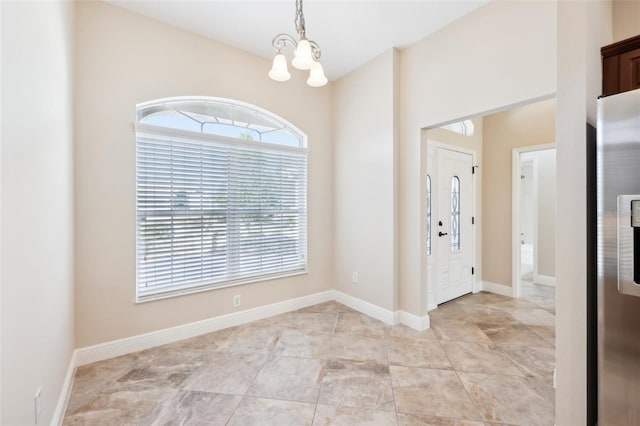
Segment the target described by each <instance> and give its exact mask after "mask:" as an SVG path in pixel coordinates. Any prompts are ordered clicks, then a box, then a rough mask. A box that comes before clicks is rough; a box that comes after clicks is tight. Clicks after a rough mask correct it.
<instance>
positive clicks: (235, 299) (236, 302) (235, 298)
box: [233, 294, 241, 308]
mask: <svg viewBox="0 0 640 426" xmlns="http://www.w3.org/2000/svg"><path fill="white" fill-rule="evenodd" d="M240 304H241V300H240V295H239V294H236V295H235V296H233V307H234V308H237V307H239V306H240Z"/></svg>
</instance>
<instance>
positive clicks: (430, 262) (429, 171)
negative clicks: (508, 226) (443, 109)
mask: <svg viewBox="0 0 640 426" xmlns="http://www.w3.org/2000/svg"><path fill="white" fill-rule="evenodd" d="M439 148H444V149H448V150H450V151H456V152H460V153H463V154H469V155H471V164H473V165H474V167H478V166H476V159H477V151H476V150H473V149H467V148H462V147H459V146H456V145H449V144H446V143H443V142H438V141H435V140H433V139H427V152H432V153H437V150H438V149H439ZM433 160H434V161H430V162H429V163H430V164H431V168H429V167H425V173H424V178H423V179H422V180H423V181H424V182H426V180H427V178H426V177H427V175H430V176H431V220H432V224H431V231H432V233H433V230H434V229H435V228H434V226H433V223H434V222H433V218H434V214H433V213H434V212H437V211H438V201H437V198H438V197H434V190H433V189H434V188H437V177H436V176H437V173H438V162H437V154H436V155H435V158H434V159H433ZM425 166H426V165H425ZM476 176H477V173H475V174H472V175H471V194H472V197H471V216H473V217H474V218H476V221H475V225H473V228H472V230H471V263H472V266H473V267H474V268H475V274H474V275H472V276H471V280H472V281H471V282H472V291H473V292H474V293H477V292H478V291H480V290H481V289H482V288H481V286H480V284H481V281H480V280H479V279H478V267H477V265H476V259H477V257H476V241H478V240H477V238H478V234H477V233H478V230H479V229H480V223H479V222H478V220H477V218H478V215H477V211H476V206H477V194H478V191H477V182H478V180H477V179H476ZM424 185H425V184H423V186H424ZM422 193H423V195H424V193H425V191H422ZM423 198H424V197H423ZM421 205H424V203H421ZM422 210H423V212H422V215H421V217H422V218H423V220H422V222H423V223H426V208H423V209H422ZM425 238H426V232H425V233H424V234H423V238H421V240H423V241H424V239H425ZM436 242H437V239H435V238H433V234H432V236H431V259H426V256H425V259H424V268H423V271H425V273H424V274H423V276H424V277H425V279H427V278H426V277H429V278H431V279H432V280H433V279H435V277H437V276H438V258H437V256H438V250H437V249H436V248H435V243H436ZM423 245H425V244H423ZM428 268H433V270H431V271H429V270H428ZM427 289H428V290H427V294H428V296H432V297H428V300H427V310H429V311H430V310H432V309H435V308H437V304H436V300H438V297H437V296H438V294H437V292H438V288H437V286H436V285H435V283H434V282H427Z"/></svg>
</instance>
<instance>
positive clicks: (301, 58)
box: [269, 0, 327, 87]
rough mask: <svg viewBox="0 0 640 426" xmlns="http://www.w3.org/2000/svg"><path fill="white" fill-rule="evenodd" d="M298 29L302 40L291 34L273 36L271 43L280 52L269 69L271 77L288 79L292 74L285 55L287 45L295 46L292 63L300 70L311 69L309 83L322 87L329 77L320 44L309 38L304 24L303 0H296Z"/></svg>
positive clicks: (280, 79)
mask: <svg viewBox="0 0 640 426" xmlns="http://www.w3.org/2000/svg"><path fill="white" fill-rule="evenodd" d="M295 24H296V31H297V33H298V37H299V38H300V41H296V39H295V38H293V37H292V36H290V35H289V34H278V35H277V36H275V37H274V38H273V41H272V42H271V44H272V45H273V48H274V49H275V50H276V51H277V52H278V53H277V54H276V56H275V58H273V66H272V67H271V71H269V77H271V78H272V79H273V80H275V81H287V80H289V79H290V78H291V74H290V73H289V70H288V69H287V59H286V58H285V56H284V53H283V51H284V48H285V47H287V45H290V46H291V47H293V60H292V61H291V65H293V66H294V67H295V68H298V69H299V70H309V78H308V79H307V84H308V85H309V86H312V87H320V86H324V85H325V84H327V77H325V76H324V70H323V69H322V64H320V62H319V59H320V55H321V51H320V46H318V44H317V43H316V42H315V41H311V40H308V39H307V35H306V28H305V26H304V13H303V12H302V0H296V20H295Z"/></svg>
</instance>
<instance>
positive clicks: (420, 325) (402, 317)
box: [396, 311, 431, 331]
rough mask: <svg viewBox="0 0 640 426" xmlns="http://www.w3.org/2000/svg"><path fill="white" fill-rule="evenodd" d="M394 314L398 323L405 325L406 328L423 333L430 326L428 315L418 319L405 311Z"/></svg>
mask: <svg viewBox="0 0 640 426" xmlns="http://www.w3.org/2000/svg"><path fill="white" fill-rule="evenodd" d="M396 314H397V315H396V317H397V318H398V322H400V323H401V324H404V325H406V326H407V327H411V328H413V329H414V330H418V331H423V330H426V329H428V328H429V327H430V326H431V321H430V319H429V314H427V315H425V316H423V317H419V316H417V315H414V314H411V313H409V312H406V311H397V312H396Z"/></svg>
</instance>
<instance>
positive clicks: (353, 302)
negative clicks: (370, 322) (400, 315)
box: [334, 290, 398, 325]
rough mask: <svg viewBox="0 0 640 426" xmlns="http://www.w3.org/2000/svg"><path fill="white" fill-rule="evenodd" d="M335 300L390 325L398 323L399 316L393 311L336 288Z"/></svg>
mask: <svg viewBox="0 0 640 426" xmlns="http://www.w3.org/2000/svg"><path fill="white" fill-rule="evenodd" d="M334 300H335V301H336V302H338V303H342V304H343V305H346V306H348V307H350V308H351V309H355V310H356V311H358V312H361V313H363V314H365V315H369V316H370V317H372V318H375V319H377V320H380V321H382V322H384V323H387V324H389V325H396V324H397V323H398V319H397V316H396V315H395V313H394V312H393V311H390V310H388V309H384V308H381V307H380V306H378V305H374V304H373V303H369V302H367V301H365V300H362V299H358V298H357V297H353V296H351V295H349V294H346V293H343V292H341V291H338V290H335V299H334Z"/></svg>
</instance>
